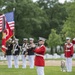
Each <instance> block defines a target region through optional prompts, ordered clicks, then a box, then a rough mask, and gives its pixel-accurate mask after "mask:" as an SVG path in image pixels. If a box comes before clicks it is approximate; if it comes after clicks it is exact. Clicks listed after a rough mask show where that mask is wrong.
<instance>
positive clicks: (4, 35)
mask: <svg viewBox="0 0 75 75" xmlns="http://www.w3.org/2000/svg"><path fill="white" fill-rule="evenodd" d="M2 52H3V53H5V52H6V31H3V32H2Z"/></svg>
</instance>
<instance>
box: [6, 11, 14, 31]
mask: <svg viewBox="0 0 75 75" xmlns="http://www.w3.org/2000/svg"><path fill="white" fill-rule="evenodd" d="M5 17H6V21H7V22H8V24H9V27H10V29H11V30H14V28H15V27H14V25H15V22H14V12H9V13H6V14H5Z"/></svg>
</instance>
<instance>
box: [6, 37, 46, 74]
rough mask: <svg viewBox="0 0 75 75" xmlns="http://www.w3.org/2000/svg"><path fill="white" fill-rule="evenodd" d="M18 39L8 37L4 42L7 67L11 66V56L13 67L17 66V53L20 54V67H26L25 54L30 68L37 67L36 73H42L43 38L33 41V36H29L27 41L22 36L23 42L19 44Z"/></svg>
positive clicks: (43, 64) (44, 49)
mask: <svg viewBox="0 0 75 75" xmlns="http://www.w3.org/2000/svg"><path fill="white" fill-rule="evenodd" d="M18 41H19V40H18V39H17V38H15V39H14V40H12V38H10V39H9V40H8V42H7V43H6V53H5V56H6V58H7V62H8V68H12V56H13V59H14V67H15V68H19V54H21V55H22V68H26V56H28V60H29V64H30V69H33V68H34V65H35V66H36V68H37V74H38V75H44V66H45V61H44V54H45V51H46V48H45V46H44V43H45V38H42V37H39V40H38V43H37V44H35V43H34V39H33V38H29V43H28V39H27V38H23V43H22V45H21V46H20V45H19V43H18Z"/></svg>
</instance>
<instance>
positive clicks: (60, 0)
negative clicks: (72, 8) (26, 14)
mask: <svg viewBox="0 0 75 75" xmlns="http://www.w3.org/2000/svg"><path fill="white" fill-rule="evenodd" d="M33 1H34V2H35V1H37V0H33ZM64 1H65V0H59V2H60V3H64ZM67 1H71V0H67Z"/></svg>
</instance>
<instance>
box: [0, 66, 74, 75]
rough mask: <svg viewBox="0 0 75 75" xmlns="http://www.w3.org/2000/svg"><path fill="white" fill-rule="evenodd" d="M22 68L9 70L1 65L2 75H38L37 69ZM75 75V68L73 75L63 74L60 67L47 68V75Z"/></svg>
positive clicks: (70, 74) (0, 72)
mask: <svg viewBox="0 0 75 75" xmlns="http://www.w3.org/2000/svg"><path fill="white" fill-rule="evenodd" d="M21 67H22V66H20V68H19V69H15V68H14V67H13V68H12V69H8V68H7V66H6V65H0V75H37V73H36V67H35V68H34V69H29V67H27V68H26V69H22V68H21ZM74 74H75V67H73V71H72V72H71V73H68V72H61V71H60V67H58V66H57V67H53V66H49V67H45V75H74Z"/></svg>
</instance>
